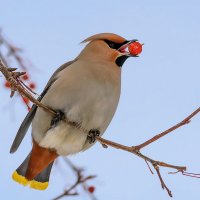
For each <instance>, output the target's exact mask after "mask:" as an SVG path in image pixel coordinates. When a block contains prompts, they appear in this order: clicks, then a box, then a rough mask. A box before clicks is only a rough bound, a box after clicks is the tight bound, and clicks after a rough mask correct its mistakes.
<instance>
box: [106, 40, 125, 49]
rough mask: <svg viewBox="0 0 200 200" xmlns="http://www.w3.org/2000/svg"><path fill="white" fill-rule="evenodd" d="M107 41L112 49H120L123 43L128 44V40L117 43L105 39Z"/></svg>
mask: <svg viewBox="0 0 200 200" xmlns="http://www.w3.org/2000/svg"><path fill="white" fill-rule="evenodd" d="M104 41H105V42H106V44H107V45H108V46H109V47H110V48H111V49H119V48H120V47H121V46H122V45H124V44H126V43H127V41H125V42H123V43H115V42H113V41H110V40H104Z"/></svg>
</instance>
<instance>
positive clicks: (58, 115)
mask: <svg viewBox="0 0 200 200" xmlns="http://www.w3.org/2000/svg"><path fill="white" fill-rule="evenodd" d="M64 118H65V114H64V113H63V112H62V111H61V110H58V111H56V116H55V117H54V118H53V119H52V120H51V128H55V127H56V126H57V124H58V122H60V121H61V120H63V119H64Z"/></svg>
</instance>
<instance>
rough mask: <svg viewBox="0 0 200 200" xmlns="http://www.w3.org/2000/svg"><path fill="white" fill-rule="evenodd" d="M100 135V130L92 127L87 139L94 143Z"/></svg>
mask: <svg viewBox="0 0 200 200" xmlns="http://www.w3.org/2000/svg"><path fill="white" fill-rule="evenodd" d="M99 135H100V131H99V130H98V129H91V130H90V131H89V133H88V135H87V140H88V141H89V143H90V144H92V143H94V142H95V140H96V137H97V136H99Z"/></svg>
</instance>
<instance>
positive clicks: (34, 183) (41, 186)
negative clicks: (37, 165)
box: [12, 154, 54, 190]
mask: <svg viewBox="0 0 200 200" xmlns="http://www.w3.org/2000/svg"><path fill="white" fill-rule="evenodd" d="M29 160H30V154H29V155H28V156H27V157H26V159H25V160H24V162H23V163H22V164H21V165H20V166H19V167H18V168H17V170H16V171H15V172H14V173H13V175H12V178H13V180H15V181H16V182H18V183H20V184H22V185H24V186H27V185H29V186H30V187H31V188H33V189H36V190H45V189H46V188H47V187H48V183H49V177H50V173H51V169H52V166H53V162H54V161H53V162H52V163H50V164H49V165H48V166H47V167H46V168H45V169H44V170H43V171H42V172H40V173H39V174H38V175H37V176H36V177H35V178H34V179H33V180H28V179H27V178H26V172H27V168H28V165H29Z"/></svg>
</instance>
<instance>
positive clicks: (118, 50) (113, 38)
mask: <svg viewBox="0 0 200 200" xmlns="http://www.w3.org/2000/svg"><path fill="white" fill-rule="evenodd" d="M135 41H137V40H136V39H134V40H126V39H125V38H123V37H121V36H119V35H116V34H113V33H100V34H96V35H93V36H91V37H89V38H87V39H85V40H84V41H82V43H88V44H87V45H86V47H85V48H84V49H83V51H82V52H81V53H80V55H79V58H82V59H84V58H87V59H88V56H89V58H90V60H93V59H94V61H98V62H107V61H109V62H115V64H116V65H117V66H118V67H121V66H122V65H123V64H124V62H125V61H126V59H127V58H129V57H137V55H132V54H130V52H129V51H127V50H126V49H127V47H128V45H129V44H130V43H132V42H135Z"/></svg>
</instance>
